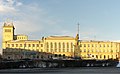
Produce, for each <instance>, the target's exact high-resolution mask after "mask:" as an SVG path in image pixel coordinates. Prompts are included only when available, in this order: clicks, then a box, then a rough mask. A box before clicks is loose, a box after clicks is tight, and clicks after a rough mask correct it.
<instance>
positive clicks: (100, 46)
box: [79, 41, 120, 60]
mask: <svg viewBox="0 0 120 74" xmlns="http://www.w3.org/2000/svg"><path fill="white" fill-rule="evenodd" d="M79 44H80V54H81V57H82V58H84V59H89V58H93V59H101V60H103V59H117V58H118V56H119V55H118V53H119V52H120V43H117V42H110V41H81V42H80V43H79Z"/></svg>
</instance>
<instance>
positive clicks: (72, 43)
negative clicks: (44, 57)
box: [2, 22, 120, 60]
mask: <svg viewBox="0 0 120 74" xmlns="http://www.w3.org/2000/svg"><path fill="white" fill-rule="evenodd" d="M14 29H15V28H14V25H13V23H10V22H5V23H4V25H3V39H2V49H3V50H4V51H3V55H5V56H4V57H6V58H9V56H10V55H8V56H6V55H7V54H8V52H9V51H11V49H14V53H15V52H20V51H21V49H23V50H24V51H33V52H40V54H41V53H48V54H55V56H59V57H60V56H67V57H76V56H77V57H82V59H100V60H103V59H117V58H118V56H119V55H118V53H119V52H120V43H117V42H109V41H79V40H78V39H79V34H77V36H76V37H75V38H74V37H71V36H49V37H43V38H42V39H41V40H29V39H28V36H27V35H23V34H19V35H15V34H14ZM6 53H7V54H6ZM26 53H27V52H26ZM36 54H37V53H36ZM11 55H12V54H11ZM21 55H22V54H21ZM11 57H12V56H11ZM22 57H23V56H22ZM48 57H49V55H48ZM52 57H54V56H53V55H52ZM12 58H13V57H12ZM19 58H20V57H19ZM24 58H26V57H24Z"/></svg>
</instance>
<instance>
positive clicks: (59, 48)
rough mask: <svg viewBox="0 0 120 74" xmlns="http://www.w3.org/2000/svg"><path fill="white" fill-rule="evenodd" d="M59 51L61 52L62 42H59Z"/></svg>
mask: <svg viewBox="0 0 120 74" xmlns="http://www.w3.org/2000/svg"><path fill="white" fill-rule="evenodd" d="M59 52H61V44H60V42H59Z"/></svg>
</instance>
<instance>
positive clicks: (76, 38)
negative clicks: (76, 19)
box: [74, 23, 80, 57]
mask: <svg viewBox="0 0 120 74" xmlns="http://www.w3.org/2000/svg"><path fill="white" fill-rule="evenodd" d="M77 25H78V27H77V28H78V30H77V35H76V37H75V50H74V57H80V47H79V23H78V24H77Z"/></svg>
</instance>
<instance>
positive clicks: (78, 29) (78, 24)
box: [77, 23, 80, 37]
mask: <svg viewBox="0 0 120 74" xmlns="http://www.w3.org/2000/svg"><path fill="white" fill-rule="evenodd" d="M77 25H78V37H79V25H80V24H79V23H78V24H77Z"/></svg>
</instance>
